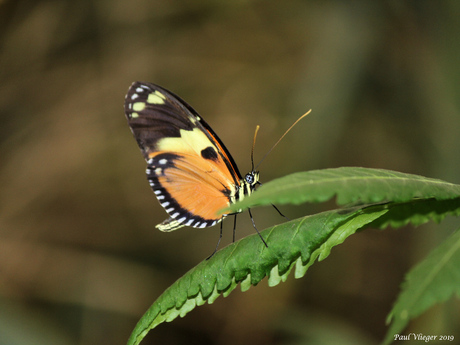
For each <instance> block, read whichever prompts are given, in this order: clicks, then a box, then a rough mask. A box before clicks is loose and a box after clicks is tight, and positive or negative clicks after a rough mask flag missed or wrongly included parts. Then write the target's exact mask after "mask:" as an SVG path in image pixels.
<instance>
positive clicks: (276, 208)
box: [272, 204, 291, 220]
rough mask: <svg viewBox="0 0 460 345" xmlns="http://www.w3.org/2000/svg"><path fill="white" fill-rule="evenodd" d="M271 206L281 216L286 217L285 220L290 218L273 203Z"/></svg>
mask: <svg viewBox="0 0 460 345" xmlns="http://www.w3.org/2000/svg"><path fill="white" fill-rule="evenodd" d="M272 206H273V207H274V208H275V210H276V211H277V212H278V213H279V215H280V216H281V217H284V218H286V219H287V220H291V219H290V218H289V217H287V216H285V215H284V214H282V213H281V211H280V210H278V207H276V206H275V205H273V204H272Z"/></svg>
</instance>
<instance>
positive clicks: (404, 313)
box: [384, 230, 460, 344]
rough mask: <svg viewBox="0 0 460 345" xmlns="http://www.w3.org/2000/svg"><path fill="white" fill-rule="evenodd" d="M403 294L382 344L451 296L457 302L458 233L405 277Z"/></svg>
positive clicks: (459, 286) (459, 293) (459, 283)
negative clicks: (455, 297)
mask: <svg viewBox="0 0 460 345" xmlns="http://www.w3.org/2000/svg"><path fill="white" fill-rule="evenodd" d="M402 289H403V291H402V292H401V294H400V295H399V297H398V300H397V301H396V304H395V305H394V307H393V309H392V311H391V312H390V314H389V316H388V319H387V321H388V322H392V323H391V326H390V328H389V330H388V333H387V335H386V337H385V340H384V344H390V343H391V342H392V341H393V340H394V335H395V334H399V333H400V332H401V331H402V330H403V329H404V328H405V327H406V326H407V324H408V322H409V321H410V320H411V319H413V318H415V317H417V316H419V315H420V314H421V313H423V312H424V311H425V310H427V309H428V308H430V307H431V306H433V305H434V304H436V303H441V302H445V301H447V300H448V299H449V298H451V297H452V296H453V295H454V294H456V295H457V297H459V298H460V231H459V230H457V231H456V232H455V233H454V234H453V235H452V236H450V237H449V238H448V239H447V240H446V241H444V242H443V243H442V244H441V245H439V246H438V247H437V248H436V249H434V250H433V251H432V252H431V253H430V254H429V255H428V257H426V258H425V259H424V260H423V261H422V262H421V263H419V264H418V265H417V266H416V267H415V268H413V269H412V270H411V271H410V272H409V273H408V274H407V276H406V281H405V282H404V284H403V287H402Z"/></svg>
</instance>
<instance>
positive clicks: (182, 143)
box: [157, 128, 215, 155]
mask: <svg viewBox="0 0 460 345" xmlns="http://www.w3.org/2000/svg"><path fill="white" fill-rule="evenodd" d="M180 135H181V136H180V137H179V138H163V139H160V140H159V141H158V142H157V150H158V151H164V152H179V153H189V154H193V153H195V154H198V155H200V153H201V151H203V150H204V149H206V148H208V147H210V146H212V147H214V148H215V145H214V144H213V143H212V142H211V141H210V140H209V138H208V137H207V136H206V134H204V133H203V131H201V130H200V129H199V128H194V129H193V131H187V130H184V129H181V130H180Z"/></svg>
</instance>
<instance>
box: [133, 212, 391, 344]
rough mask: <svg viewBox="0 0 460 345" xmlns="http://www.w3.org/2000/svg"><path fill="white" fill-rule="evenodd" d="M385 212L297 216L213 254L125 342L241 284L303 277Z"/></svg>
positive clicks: (155, 306)
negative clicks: (297, 217)
mask: <svg viewBox="0 0 460 345" xmlns="http://www.w3.org/2000/svg"><path fill="white" fill-rule="evenodd" d="M386 212H387V209H386V208H385V207H384V206H376V207H369V208H366V209H359V208H354V209H348V210H341V211H329V212H324V213H320V214H316V215H313V216H308V217H304V218H299V219H296V220H293V221H290V222H287V223H284V224H281V225H277V226H274V227H271V228H269V229H266V230H264V231H262V232H261V234H262V236H263V237H264V239H265V241H266V242H267V244H268V246H269V247H268V248H266V247H265V246H264V245H263V243H262V241H261V240H260V239H259V238H258V236H257V235H252V236H248V237H246V238H244V239H242V240H240V241H238V242H235V243H233V244H231V245H229V246H227V247H226V248H223V249H222V250H220V251H218V252H217V253H216V254H215V255H214V256H213V257H212V258H211V259H210V260H207V261H203V262H201V263H200V264H198V265H197V266H196V267H195V268H193V269H192V270H190V271H189V272H187V273H186V274H185V275H184V276H182V277H181V278H180V279H178V280H177V281H176V282H175V283H174V284H173V285H171V286H170V287H169V288H168V289H167V290H166V291H165V292H164V293H163V294H162V295H161V296H160V297H158V299H157V300H156V301H155V302H154V303H153V305H152V306H151V307H150V308H149V310H148V311H147V312H146V313H145V314H144V316H143V317H142V318H141V320H140V321H139V322H138V324H137V325H136V327H135V329H134V331H133V333H132V334H131V337H130V339H129V341H128V344H129V345H131V344H139V343H140V342H141V341H142V339H143V338H144V337H145V336H146V334H147V333H148V331H149V330H150V329H152V328H155V327H156V326H157V325H159V324H161V323H162V322H165V321H167V322H168V321H172V320H173V319H175V318H176V317H178V316H181V317H183V316H184V315H185V314H187V313H188V312H189V311H191V310H192V309H194V308H195V307H196V306H199V305H202V304H204V303H205V302H208V303H213V302H214V301H215V300H216V298H217V297H218V296H220V295H221V294H223V295H224V296H228V295H229V294H230V292H231V291H232V290H233V289H235V288H236V286H237V285H238V284H240V285H241V290H242V291H246V290H247V289H249V287H250V286H252V285H257V284H258V283H259V282H260V281H261V280H262V279H263V278H264V277H268V284H269V285H270V286H275V285H277V284H279V283H280V282H282V281H285V280H286V279H287V277H288V275H289V273H290V271H291V270H292V269H293V268H294V272H295V277H296V278H300V277H302V276H304V275H305V273H306V271H307V269H308V267H310V266H311V265H312V264H313V263H314V262H315V260H316V259H317V258H318V259H319V260H323V259H324V258H326V257H327V256H328V255H329V253H330V251H331V248H332V247H333V246H335V245H337V244H340V243H342V242H343V241H344V240H345V239H346V238H347V237H348V236H350V235H351V234H353V233H354V232H355V231H357V230H358V229H360V228H362V227H363V226H365V225H366V224H368V223H370V222H372V221H373V220H375V219H376V218H378V217H380V216H382V215H383V214H385V213H386Z"/></svg>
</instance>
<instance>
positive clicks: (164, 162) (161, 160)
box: [158, 158, 168, 165]
mask: <svg viewBox="0 0 460 345" xmlns="http://www.w3.org/2000/svg"><path fill="white" fill-rule="evenodd" d="M158 163H160V164H161V165H165V164H166V163H168V160H167V159H166V158H162V159H160V160H159V161H158Z"/></svg>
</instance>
